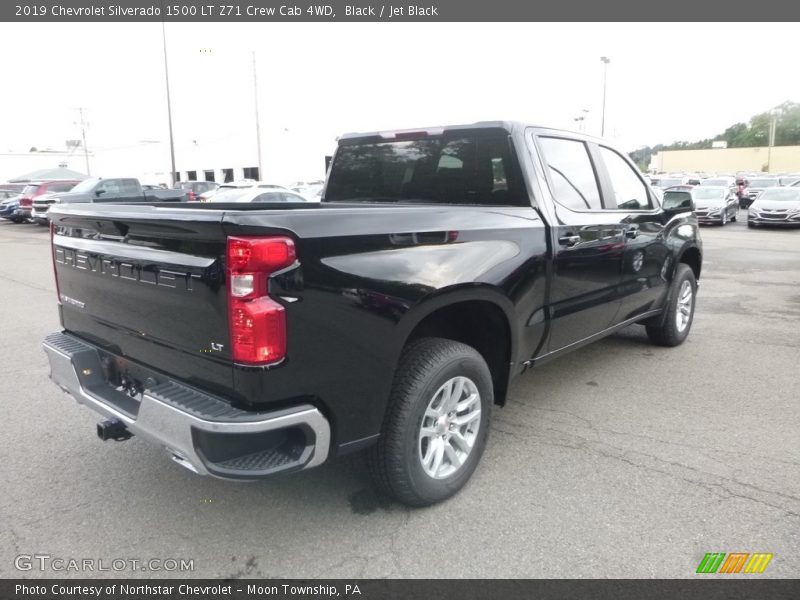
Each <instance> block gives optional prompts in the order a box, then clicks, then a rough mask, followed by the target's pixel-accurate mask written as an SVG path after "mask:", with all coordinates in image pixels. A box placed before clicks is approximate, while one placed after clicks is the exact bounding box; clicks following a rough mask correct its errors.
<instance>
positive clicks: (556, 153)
mask: <svg viewBox="0 0 800 600" xmlns="http://www.w3.org/2000/svg"><path fill="white" fill-rule="evenodd" d="M539 143H540V144H541V146H542V152H543V153H544V161H545V164H546V165H547V170H548V174H549V175H550V181H551V186H552V191H553V196H554V197H555V200H556V202H558V203H559V204H561V205H562V206H566V207H567V208H571V209H573V210H602V208H603V206H602V204H601V203H600V189H599V186H598V185H597V176H596V175H595V172H594V167H593V166H592V161H591V159H590V158H589V150H588V149H587V148H586V144H584V143H583V142H580V141H578V140H566V139H562V138H552V137H540V138H539Z"/></svg>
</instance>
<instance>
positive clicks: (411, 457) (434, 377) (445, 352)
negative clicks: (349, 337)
mask: <svg viewBox="0 0 800 600" xmlns="http://www.w3.org/2000/svg"><path fill="white" fill-rule="evenodd" d="M455 377H465V378H468V379H469V380H471V381H472V382H473V383H474V385H475V387H476V388H477V391H478V393H479V397H480V416H479V417H476V418H475V420H478V421H479V426H478V428H477V431H476V432H475V434H474V435H475V437H474V442H473V446H472V449H471V450H470V451H469V453H468V455H467V457H466V460H464V462H463V463H462V464H461V466H460V467H459V468H457V470H456V471H455V472H454V473H452V474H451V475H449V476H447V477H444V478H442V479H434V477H432V476H431V475H429V474H428V473H426V472H425V470H424V468H423V465H422V460H421V456H420V452H421V448H422V446H421V445H420V444H421V442H420V438H421V427H422V424H423V416H424V415H425V413H426V410H427V409H428V405H429V403H430V402H431V401H432V400H433V398H434V397H435V396H436V394H437V391H438V390H439V389H440V388H441V387H442V386H443V385H444V384H445V383H447V382H448V381H449V380H451V379H452V378H455ZM493 404H494V392H493V387H492V376H491V373H490V371H489V367H488V366H487V365H486V361H484V359H483V357H482V356H481V355H480V354H479V353H478V352H477V351H476V350H475V349H474V348H472V347H470V346H467V345H466V344H462V343H460V342H455V341H452V340H447V339H442V338H423V339H420V340H417V341H415V342H412V343H410V344H409V345H408V346H407V347H406V348H405V349H404V350H403V354H402V356H401V357H400V362H399V365H398V368H397V372H396V374H395V378H394V383H393V386H392V392H391V396H390V398H389V405H388V407H387V409H386V416H385V418H384V422H383V428H382V431H381V436H380V438H379V439H378V442H377V443H376V444H375V445H374V446H372V447H371V448H369V449H368V450H367V464H368V466H369V470H370V474H371V475H372V478H373V481H374V482H375V485H376V486H377V487H378V488H379V489H380V490H381V491H382V492H384V493H386V494H387V495H389V496H392V497H393V498H395V499H396V500H398V501H399V502H402V503H403V504H407V505H409V506H428V505H431V504H435V503H436V502H441V501H442V500H445V499H447V498H449V497H450V496H452V495H453V494H455V493H456V492H458V491H459V490H460V489H461V488H462V487H464V485H465V484H466V483H467V481H468V480H469V478H470V477H471V476H472V473H473V472H474V471H475V468H476V467H477V466H478V462H480V458H481V455H482V454H483V450H484V448H485V447H486V440H487V438H488V435H489V422H490V419H491V409H492V405H493ZM442 443H443V444H444V442H442Z"/></svg>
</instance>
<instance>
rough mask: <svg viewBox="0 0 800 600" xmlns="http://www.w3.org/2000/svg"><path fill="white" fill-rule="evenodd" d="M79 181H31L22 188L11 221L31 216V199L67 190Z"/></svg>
mask: <svg viewBox="0 0 800 600" xmlns="http://www.w3.org/2000/svg"><path fill="white" fill-rule="evenodd" d="M78 183H80V181H78V180H63V179H62V180H58V181H32V182H30V183H28V185H27V186H25V189H24V190H22V197H21V198H20V199H19V209H18V211H17V213H16V214H15V215H14V217H15V218H14V219H13V221H14V222H16V223H21V222H22V221H27V220H28V219H30V218H31V211H32V210H33V200H34V198H37V197H39V196H41V195H43V194H50V193H54V192H68V191H70V190H71V189H72V188H74V187H75V186H76V185H77V184H78Z"/></svg>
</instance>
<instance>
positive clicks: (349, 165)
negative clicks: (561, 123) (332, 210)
mask: <svg viewBox="0 0 800 600" xmlns="http://www.w3.org/2000/svg"><path fill="white" fill-rule="evenodd" d="M521 183H522V182H521V177H520V176H519V175H518V167H517V165H516V162H515V160H514V158H513V155H512V153H511V145H510V143H509V139H508V133H507V132H505V131H502V132H496V131H490V132H487V131H483V132H480V133H475V132H469V133H456V132H452V133H451V134H449V135H448V134H445V135H444V136H441V137H420V138H418V139H412V140H398V141H395V140H392V141H385V142H384V141H381V142H366V141H346V142H344V143H342V144H341V145H340V146H339V149H338V150H337V152H336V156H335V157H334V159H333V164H332V165H331V171H330V180H329V181H328V190H327V192H326V194H325V201H326V202H422V203H437V204H486V205H495V206H502V205H506V206H508V205H520V204H522V203H523V198H524V194H523V193H522V191H521V190H522V187H521Z"/></svg>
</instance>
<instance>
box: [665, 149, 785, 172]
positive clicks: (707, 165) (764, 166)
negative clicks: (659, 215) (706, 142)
mask: <svg viewBox="0 0 800 600" xmlns="http://www.w3.org/2000/svg"><path fill="white" fill-rule="evenodd" d="M650 171H651V172H657V173H669V172H705V173H736V172H737V171H763V172H765V173H800V146H772V147H768V146H762V147H758V148H709V149H706V150H662V151H661V152H658V153H657V154H654V155H653V156H652V157H651V159H650Z"/></svg>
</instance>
